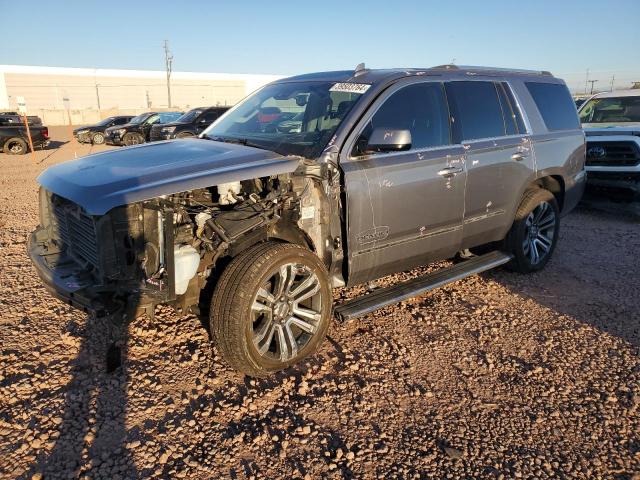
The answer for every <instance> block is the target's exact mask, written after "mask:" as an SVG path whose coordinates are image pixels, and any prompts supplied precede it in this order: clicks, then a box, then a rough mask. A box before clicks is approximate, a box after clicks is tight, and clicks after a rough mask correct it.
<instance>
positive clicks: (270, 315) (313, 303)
mask: <svg viewBox="0 0 640 480" xmlns="http://www.w3.org/2000/svg"><path fill="white" fill-rule="evenodd" d="M321 308H322V296H321V291H320V280H319V279H318V276H317V275H316V274H315V273H314V272H313V271H312V270H311V269H310V268H309V267H307V266H305V265H301V264H295V263H287V264H285V265H282V266H280V268H279V269H278V271H276V272H275V273H274V274H273V275H272V276H271V277H270V278H268V279H267V281H266V283H265V284H264V285H263V286H262V287H260V288H259V289H258V292H257V293H256V295H255V297H254V299H253V302H252V306H251V313H252V315H253V345H254V346H255V348H256V350H257V351H258V353H259V354H260V355H261V356H263V357H267V358H269V359H271V360H276V361H278V360H279V361H280V362H287V361H289V360H291V359H292V358H294V357H295V356H296V355H297V354H298V352H299V351H300V350H302V349H303V348H304V347H305V346H306V345H307V344H308V343H309V341H310V340H311V338H312V337H313V335H314V334H315V333H316V332H317V331H318V329H319V327H320V322H321V319H322V314H321V311H320V310H321Z"/></svg>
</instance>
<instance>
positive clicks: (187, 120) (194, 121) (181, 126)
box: [150, 107, 230, 142]
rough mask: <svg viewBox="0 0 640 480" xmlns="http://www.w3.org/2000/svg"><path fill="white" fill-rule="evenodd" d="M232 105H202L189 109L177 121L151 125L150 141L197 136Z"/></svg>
mask: <svg viewBox="0 0 640 480" xmlns="http://www.w3.org/2000/svg"><path fill="white" fill-rule="evenodd" d="M229 108H230V107H201V108H194V109H193V110H189V111H188V112H187V113H185V114H184V115H182V116H181V117H180V118H178V119H177V120H176V121H175V122H170V123H163V124H158V125H154V126H153V127H151V134H150V141H152V142H154V141H157V140H170V139H172V138H188V137H196V136H198V135H200V133H202V131H203V130H204V129H205V128H207V127H208V126H209V125H211V124H212V123H213V122H214V121H215V120H217V119H218V117H220V115H222V114H223V113H225V112H226V111H227V110H229Z"/></svg>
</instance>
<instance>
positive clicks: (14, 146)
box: [9, 142, 23, 155]
mask: <svg viewBox="0 0 640 480" xmlns="http://www.w3.org/2000/svg"><path fill="white" fill-rule="evenodd" d="M9 150H10V151H11V153H13V154H15V155H17V154H20V153H22V150H23V148H22V145H21V144H20V142H11V144H10V145H9Z"/></svg>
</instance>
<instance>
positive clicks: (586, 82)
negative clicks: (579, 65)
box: [584, 68, 589, 95]
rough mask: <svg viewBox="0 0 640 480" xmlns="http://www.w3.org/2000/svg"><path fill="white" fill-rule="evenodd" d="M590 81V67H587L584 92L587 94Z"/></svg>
mask: <svg viewBox="0 0 640 480" xmlns="http://www.w3.org/2000/svg"><path fill="white" fill-rule="evenodd" d="M588 83H589V69H588V68H587V76H586V78H585V79H584V94H585V95H586V94H587V84H588Z"/></svg>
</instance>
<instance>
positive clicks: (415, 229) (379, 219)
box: [341, 81, 466, 285]
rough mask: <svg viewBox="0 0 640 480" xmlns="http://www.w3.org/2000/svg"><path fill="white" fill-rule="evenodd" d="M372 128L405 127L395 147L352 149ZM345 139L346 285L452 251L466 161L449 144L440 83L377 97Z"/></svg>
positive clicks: (457, 239) (407, 86)
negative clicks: (407, 139)
mask: <svg viewBox="0 0 640 480" xmlns="http://www.w3.org/2000/svg"><path fill="white" fill-rule="evenodd" d="M377 128H385V129H389V130H409V131H410V133H411V147H410V149H408V150H405V151H401V152H386V153H385V152H382V153H368V154H364V153H361V152H360V151H359V149H361V147H359V146H361V145H365V144H366V143H367V140H368V136H369V135H371V132H372V131H373V130H374V129H377ZM356 132H359V133H358V134H356V135H355V136H353V137H352V138H351V141H350V142H349V141H348V142H347V144H346V145H347V149H348V152H349V153H348V154H346V152H343V157H342V159H341V166H342V169H343V171H344V176H345V184H346V185H345V187H346V188H345V189H346V203H347V242H348V256H349V258H348V262H349V275H348V283H349V285H353V284H357V283H362V282H364V281H367V280H371V279H374V278H378V277H381V276H384V275H387V274H390V273H394V272H399V271H403V270H408V269H411V268H414V267H416V266H418V265H424V264H427V263H429V262H431V261H434V260H437V259H444V258H448V257H451V256H452V255H454V254H455V253H456V252H457V251H458V250H459V248H460V246H461V243H462V220H463V215H464V195H465V178H466V168H465V162H464V150H463V148H462V146H461V145H452V144H451V140H450V138H451V135H450V116H449V109H448V106H447V101H446V97H445V94H444V87H443V84H442V83H441V82H435V81H434V82H429V81H411V82H407V83H403V84H398V85H395V86H394V87H392V88H391V89H390V90H389V91H388V92H387V93H386V94H384V95H383V96H382V97H381V98H379V99H378V100H377V101H376V102H375V103H374V104H373V105H372V108H371V109H370V111H369V113H368V114H367V115H366V116H365V117H364V118H363V120H362V121H361V122H360V124H359V127H358V128H357V129H356Z"/></svg>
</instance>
